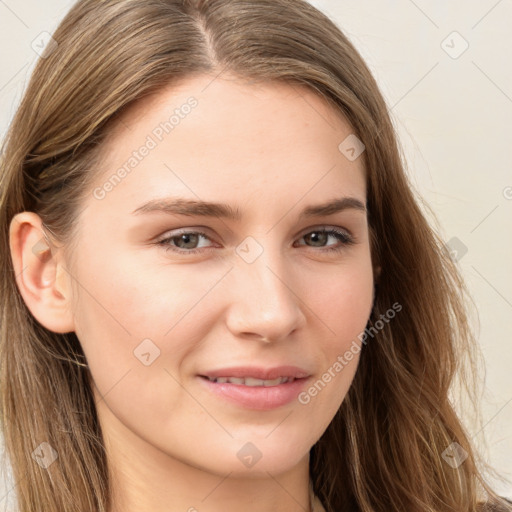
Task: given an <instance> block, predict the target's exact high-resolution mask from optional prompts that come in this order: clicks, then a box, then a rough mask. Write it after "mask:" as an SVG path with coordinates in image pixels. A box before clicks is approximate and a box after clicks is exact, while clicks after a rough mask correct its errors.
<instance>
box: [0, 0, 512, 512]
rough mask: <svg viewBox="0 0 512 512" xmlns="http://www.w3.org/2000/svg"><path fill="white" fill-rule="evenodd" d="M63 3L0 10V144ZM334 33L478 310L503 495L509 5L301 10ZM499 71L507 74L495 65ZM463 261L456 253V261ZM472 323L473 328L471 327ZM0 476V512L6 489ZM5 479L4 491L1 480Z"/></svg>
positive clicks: (510, 193) (323, 5) (511, 215)
mask: <svg viewBox="0 0 512 512" xmlns="http://www.w3.org/2000/svg"><path fill="white" fill-rule="evenodd" d="M72 3H73V2H70V1H65V0H45V1H44V2H39V1H35V0H0V43H1V45H0V48H1V53H0V138H3V136H4V134H5V131H6V129H7V126H8V123H9V121H10V119H11V117H12V115H13V113H14V111H15V109H16V106H17V104H18V102H19V99H20V97H21V94H22V92H23V90H24V87H25V85H26V83H27V79H28V77H29V74H30V71H31V70H32V68H33V66H34V63H35V61H36V59H37V55H36V53H35V51H34V50H33V49H32V47H31V45H32V44H33V41H36V42H37V41H39V40H40V34H41V33H42V32H44V31H47V32H49V33H52V32H53V30H54V29H55V28H56V26H57V24H58V22H59V20H60V19H61V18H62V17H63V16H64V14H65V13H66V12H67V10H68V8H69V7H70V6H71V4H72ZM311 3H312V4H313V5H315V6H317V7H319V8H320V9H322V10H323V11H324V12H326V13H327V14H328V15H330V16H331V17H332V18H333V19H334V20H335V22H336V23H337V24H338V25H339V26H340V27H341V28H342V29H343V30H344V31H345V33H346V34H347V35H348V36H349V38H350V39H351V40H352V42H353V43H354V44H355V45H356V47H357V48H358V50H359V51H360V52H361V53H362V55H363V57H364V58H365V59H366V61H367V62H368V64H369V65H370V68H371V69H372V71H373V73H374V74H375V76H376V78H377V81H378V82H379V84H380V86H381V89H382V91H383V93H384V95H385V97H386V99H387V101H388V104H389V107H390V111H391V114H392V116H393V118H394V121H395V124H396V127H397V130H398V132H399V135H400V139H401V142H402V145H403V147H404V152H405V156H406V158H407V161H408V163H409V169H410V171H409V172H410V176H411V179H412V181H413V183H414V185H415V186H416V188H417V190H418V192H419V193H420V194H421V195H422V196H423V197H424V198H425V199H426V200H427V202H428V203H429V204H430V206H431V207H432V208H433V209H434V211H435V213H436V215H437V217H438V219H439V222H440V226H441V234H442V236H443V238H444V239H445V241H446V242H448V241H450V246H451V247H453V248H457V249H458V258H459V265H460V267H461V269H462V271H463V273H464V275H465V277H466V280H467V283H468V286H469V289H470V291H471V293H472V295H473V297H474V300H475V302H476V304H477V306H478V312H479V321H480V332H479V340H480V345H481V348H482V353H483V356H484V358H485V362H486V368H487V373H486V376H485V395H484V401H483V406H482V407H483V409H482V411H483V416H484V424H485V426H484V428H483V430H482V431H481V432H479V431H478V430H476V429H475V430H472V427H471V426H468V430H469V432H470V435H472V436H474V439H475V440H476V441H478V443H479V444H481V443H482V442H483V441H485V442H486V443H487V448H486V449H485V452H484V453H485V455H486V457H487V459H488V460H489V461H490V462H491V463H492V464H493V465H494V466H495V468H496V469H497V470H498V471H499V472H501V474H502V475H504V476H505V477H506V478H508V480H509V482H508V483H506V482H505V483H500V482H496V483H495V486H496V488H497V489H498V491H500V492H501V493H502V494H503V495H506V496H509V497H512V483H511V482H510V481H511V480H512V340H511V335H510V330H509V329H510V327H511V318H512V270H511V266H512V165H511V164H512V149H511V148H512V129H511V125H512V66H511V65H510V62H511V53H512V51H511V50H512V32H511V31H510V22H511V20H512V2H510V1H507V0H499V1H497V0H480V1H475V0H469V1H467V0H466V1H462V0H458V1H451V2H445V1H442V0H435V1H433V0H431V1H426V0H416V1H413V0H396V1H393V2H391V1H389V0H386V1H383V0H380V1H377V0H359V1H358V2H354V1H349V0H311ZM507 63H508V64H507ZM466 251H467V252H466ZM475 322H476V319H475ZM2 470H4V472H5V475H1V476H0V510H8V509H9V507H8V505H9V503H10V502H11V496H12V493H9V490H10V489H11V488H12V482H11V481H10V478H9V472H8V468H2ZM4 480H5V481H4Z"/></svg>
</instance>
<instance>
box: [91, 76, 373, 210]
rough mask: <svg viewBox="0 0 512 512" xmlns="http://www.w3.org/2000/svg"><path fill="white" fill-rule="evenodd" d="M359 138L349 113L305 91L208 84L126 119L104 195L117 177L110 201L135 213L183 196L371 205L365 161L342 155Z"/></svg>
mask: <svg viewBox="0 0 512 512" xmlns="http://www.w3.org/2000/svg"><path fill="white" fill-rule="evenodd" d="M351 136H353V135H352V128H351V126H350V125H349V123H348V122H347V121H346V120H345V119H344V117H343V116H342V115H341V113H340V112H339V111H338V110H336V109H335V108H334V107H333V106H332V105H330V104H329V103H328V102H327V101H326V100H325V99H323V98H322V97H320V96H319V95H318V94H316V93H314V92H313V91H311V90H310V89H309V88H307V87H305V86H300V85H295V84H293V85H292V84H289V83H283V82H258V83H250V82H247V81H246V80H242V79H240V78H238V77H234V76H232V75H222V76H221V77H215V76H209V75H201V76H196V77H192V78H188V79H186V80H182V81H181V82H179V83H176V84H173V85H170V86H168V87H165V88H163V89H161V90H159V91H157V92H154V93H153V94H152V95H151V96H147V97H145V98H142V99H140V100H138V101H137V102H136V103H134V104H133V105H131V106H130V108H128V109H127V110H126V111H124V112H123V113H122V115H120V116H119V117H118V118H117V120H116V123H115V125H113V126H112V128H111V129H110V130H109V134H108V137H107V139H106V142H105V146H104V148H105V151H104V159H103V165H102V171H103V172H102V176H101V177H100V179H99V180H97V182H96V184H95V186H98V185H99V186H103V184H105V183H107V182H108V181H109V179H110V178H112V177H114V178H115V179H114V180H113V181H112V180H110V181H112V183H113V186H109V187H107V188H108V189H109V191H108V199H109V202H113V201H115V200H116V199H120V198H121V197H123V200H129V201H130V202H131V204H133V205H134V207H135V206H137V205H136V204H135V202H139V203H140V200H139V199H144V198H145V199H151V198H152V197H156V196H159V197H160V196H162V195H165V194H169V195H176V193H180V194H181V195H182V196H183V195H186V196H189V197H193V196H196V198H197V197H201V198H203V199H209V200H217V199H219V198H221V197H222V199H223V200H225V199H226V197H233V198H235V197H238V198H239V199H240V202H242V203H243V202H245V201H248V200H254V198H255V194H259V193H265V191H266V193H267V194H270V195H272V194H273V195H274V196H276V197H277V196H279V195H283V194H284V193H285V194H286V196H287V197H288V198H290V200H293V199H295V200H299V199H300V197H301V196H304V195H305V194H310V195H311V194H312V195H313V196H314V195H315V194H320V195H321V196H322V197H321V198H322V199H325V195H326V192H329V191H331V190H333V189H339V192H341V193H352V195H354V193H355V192H358V193H359V195H360V196H361V194H362V195H363V196H365V194H366V190H365V189H366V187H365V173H364V166H363V159H362V158H358V159H356V160H353V161H352V160H350V159H348V158H347V157H346V156H345V155H344V154H343V152H342V151H341V150H340V147H339V146H340V144H341V143H342V142H343V141H344V140H346V139H347V137H351ZM120 169H124V171H122V172H118V171H119V170H120ZM116 173H117V174H121V175H122V176H121V179H117V178H116V177H115V176H114V175H115V174H116ZM333 193H334V191H333ZM132 209H133V208H132Z"/></svg>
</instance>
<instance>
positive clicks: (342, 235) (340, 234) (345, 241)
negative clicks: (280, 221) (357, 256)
mask: <svg viewBox="0 0 512 512" xmlns="http://www.w3.org/2000/svg"><path fill="white" fill-rule="evenodd" d="M311 233H317V234H318V233H321V234H327V235H332V236H334V237H335V238H337V239H338V240H339V241H340V242H341V246H338V247H327V248H322V247H320V249H321V251H322V252H328V253H331V252H332V253H336V252H341V251H342V250H343V249H345V248H346V247H348V246H350V245H354V243H355V240H354V239H353V238H352V237H351V236H350V235H349V234H348V233H346V232H344V231H339V230H337V229H332V228H331V229H325V228H320V229H313V230H311V231H308V232H307V233H305V234H304V235H302V236H301V238H304V237H305V236H306V235H309V234H311ZM182 235H200V236H203V237H204V238H207V239H208V240H210V237H209V236H208V235H207V234H206V233H203V232H202V231H182V232H181V233H177V234H175V235H172V236H168V237H165V238H163V239H162V240H159V241H157V242H155V243H156V245H158V246H161V247H164V249H165V250H166V251H172V252H175V253H178V254H197V253H199V252H203V251H204V250H209V249H212V247H206V248H199V249H180V248H177V247H175V246H173V245H171V244H170V243H169V242H171V241H172V240H174V239H176V238H179V237H180V236H182ZM301 245H305V244H301ZM312 248H314V247H312Z"/></svg>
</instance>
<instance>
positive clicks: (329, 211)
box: [132, 197, 366, 221]
mask: <svg viewBox="0 0 512 512" xmlns="http://www.w3.org/2000/svg"><path fill="white" fill-rule="evenodd" d="M349 209H353V210H358V211H361V212H364V213H366V206H365V205H364V204H363V203H362V202H361V201H360V200H359V199H357V198H355V197H340V198H337V199H333V200H331V201H328V202H326V203H323V204H319V205H312V206H307V207H306V208H304V210H303V211H302V212H301V214H300V217H301V218H302V217H306V218H310V217H323V216H327V215H333V214H335V213H338V212H342V211H344V210H349ZM151 212H162V213H168V214H175V215H190V216H200V217H220V218H225V219H229V220H232V221H240V220H241V219H242V213H241V212H240V210H239V209H238V208H232V207H231V206H230V205H228V204H224V203H214V202H207V201H196V200H194V199H184V198H161V199H152V200H151V201H148V202H147V203H145V204H143V205H142V206H139V207H138V208H136V209H135V210H134V211H133V212H132V213H133V214H134V215H139V214H141V213H151Z"/></svg>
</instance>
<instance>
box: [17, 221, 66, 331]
mask: <svg viewBox="0 0 512 512" xmlns="http://www.w3.org/2000/svg"><path fill="white" fill-rule="evenodd" d="M9 243H10V250H11V258H12V262H13V267H14V272H15V277H16V284H17V286H18V289H19V291H20V294H21V296H22V297H23V300H24V302H25V304H26V305H27V307H28V309H29V310H30V312H31V313H32V315H33V316H34V317H35V319H36V320H37V321H38V322H39V323H40V324H41V325H43V326H44V327H46V328H47V329H49V330H50V331H53V332H58V333H66V332H71V331H73V330H74V321H73V315H72V308H71V299H72V295H71V286H70V285H71V282H70V279H69V276H67V275H62V274H66V273H65V272H62V270H63V269H62V268H61V267H62V263H63V262H62V261H61V258H60V257H61V253H60V252H59V251H58V248H57V246H56V245H55V244H54V243H52V241H51V240H50V239H49V238H48V236H47V234H46V233H45V231H44V228H43V223H42V220H41V218H40V217H39V216H38V215H37V214H35V213H33V212H22V213H19V214H17V215H15V216H14V218H13V219H12V221H11V225H10V230H9Z"/></svg>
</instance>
